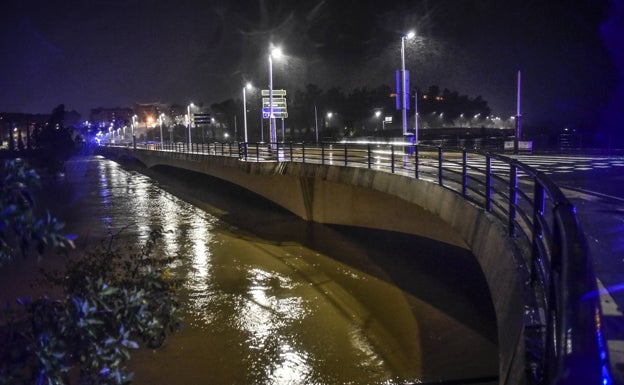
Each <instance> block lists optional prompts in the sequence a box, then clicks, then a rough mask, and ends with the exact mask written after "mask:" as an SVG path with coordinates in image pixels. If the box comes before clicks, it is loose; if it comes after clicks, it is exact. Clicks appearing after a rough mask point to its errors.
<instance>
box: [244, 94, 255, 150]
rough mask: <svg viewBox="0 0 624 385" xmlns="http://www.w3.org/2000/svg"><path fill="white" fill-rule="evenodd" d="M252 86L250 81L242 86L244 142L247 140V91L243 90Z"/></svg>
mask: <svg viewBox="0 0 624 385" xmlns="http://www.w3.org/2000/svg"><path fill="white" fill-rule="evenodd" d="M252 88H253V87H252V85H251V83H247V84H246V85H245V87H243V123H244V127H245V143H247V142H248V140H247V93H246V92H245V90H251V89H252Z"/></svg>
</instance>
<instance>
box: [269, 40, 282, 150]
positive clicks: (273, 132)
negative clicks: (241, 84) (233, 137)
mask: <svg viewBox="0 0 624 385" xmlns="http://www.w3.org/2000/svg"><path fill="white" fill-rule="evenodd" d="M281 56H282V49H281V48H279V47H276V48H273V49H271V52H270V53H269V135H270V138H269V142H270V143H271V146H275V145H276V144H277V128H276V127H275V114H274V112H273V58H274V57H275V58H276V59H279V58H280V57H281Z"/></svg>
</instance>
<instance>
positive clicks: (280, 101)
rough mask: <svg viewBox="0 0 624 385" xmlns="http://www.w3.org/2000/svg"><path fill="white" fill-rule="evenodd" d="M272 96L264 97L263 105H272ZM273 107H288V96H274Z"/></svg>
mask: <svg viewBox="0 0 624 385" xmlns="http://www.w3.org/2000/svg"><path fill="white" fill-rule="evenodd" d="M270 99H271V98H262V107H267V108H268V107H270V104H271V100H270ZM273 107H284V108H286V98H273Z"/></svg>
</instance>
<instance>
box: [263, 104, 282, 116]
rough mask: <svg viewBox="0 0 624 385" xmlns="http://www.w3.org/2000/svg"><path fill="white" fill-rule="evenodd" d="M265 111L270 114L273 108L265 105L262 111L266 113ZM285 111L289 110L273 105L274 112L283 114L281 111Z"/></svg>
mask: <svg viewBox="0 0 624 385" xmlns="http://www.w3.org/2000/svg"><path fill="white" fill-rule="evenodd" d="M265 112H266V113H267V114H268V113H269V112H271V109H270V108H269V107H263V108H262V113H265ZM284 112H288V111H287V109H286V107H275V106H273V113H274V114H278V113H279V114H281V113H284Z"/></svg>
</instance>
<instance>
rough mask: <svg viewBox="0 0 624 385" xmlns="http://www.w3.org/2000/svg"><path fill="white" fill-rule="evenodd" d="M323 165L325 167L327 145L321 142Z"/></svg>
mask: <svg viewBox="0 0 624 385" xmlns="http://www.w3.org/2000/svg"><path fill="white" fill-rule="evenodd" d="M321 164H322V165H325V143H323V142H321Z"/></svg>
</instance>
